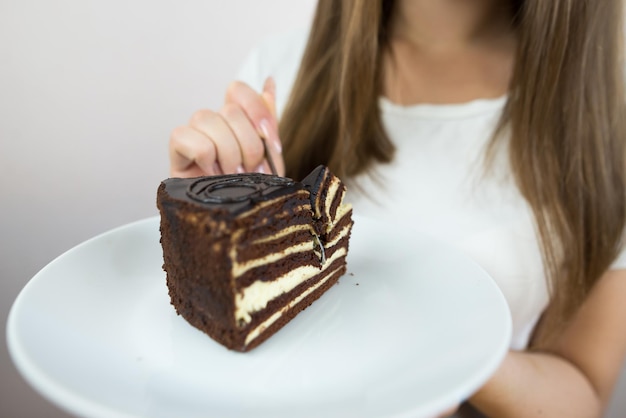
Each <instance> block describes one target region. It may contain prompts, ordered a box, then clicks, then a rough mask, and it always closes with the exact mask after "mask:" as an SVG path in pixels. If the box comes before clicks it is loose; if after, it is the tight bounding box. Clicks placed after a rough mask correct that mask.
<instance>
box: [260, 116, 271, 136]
mask: <svg viewBox="0 0 626 418" xmlns="http://www.w3.org/2000/svg"><path fill="white" fill-rule="evenodd" d="M269 126H270V122H269V121H268V120H267V119H263V120H261V122H259V128H260V129H261V134H262V135H263V138H265V139H266V140H268V141H269V139H270V128H269Z"/></svg>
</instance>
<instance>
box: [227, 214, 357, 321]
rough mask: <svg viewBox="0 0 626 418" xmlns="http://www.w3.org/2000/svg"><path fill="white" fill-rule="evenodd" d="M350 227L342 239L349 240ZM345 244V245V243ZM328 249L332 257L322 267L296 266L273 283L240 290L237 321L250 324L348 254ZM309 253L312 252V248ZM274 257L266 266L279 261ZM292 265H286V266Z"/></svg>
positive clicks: (347, 226) (236, 309)
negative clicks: (256, 315) (258, 313)
mask: <svg viewBox="0 0 626 418" xmlns="http://www.w3.org/2000/svg"><path fill="white" fill-rule="evenodd" d="M350 227H351V225H346V226H345V227H344V229H343V231H342V232H341V233H340V234H339V235H340V237H344V238H346V240H347V239H348V235H349V233H350ZM341 242H342V241H341V240H338V241H337V244H339V243H341ZM343 242H344V243H345V241H343ZM328 249H329V251H332V255H330V256H329V257H328V258H327V259H326V262H325V263H324V264H323V265H322V266H321V267H318V266H317V265H314V264H310V265H306V264H305V265H301V264H296V267H291V268H289V269H288V271H286V272H285V273H283V274H281V275H279V276H278V277H276V278H274V279H273V280H271V281H262V280H257V281H255V282H253V283H252V284H250V285H248V286H246V287H244V288H242V289H240V290H239V292H238V293H237V294H236V295H235V307H236V308H235V319H236V320H237V321H239V320H242V319H243V320H244V321H245V322H246V323H247V322H250V319H251V316H250V315H251V314H252V313H254V312H256V311H259V310H261V309H263V308H265V306H267V304H268V303H269V302H270V301H271V300H272V299H274V298H276V297H278V296H280V295H282V294H283V293H287V292H289V291H291V290H292V289H294V288H295V287H296V286H298V285H299V284H300V283H303V282H305V281H306V280H308V279H310V278H311V277H314V276H315V275H317V274H319V273H320V272H324V271H325V270H327V269H328V267H329V266H330V265H332V263H333V262H334V261H335V260H337V259H338V258H339V257H342V256H345V255H346V253H347V250H346V248H345V246H344V247H340V248H331V247H329V248H328ZM309 251H310V252H312V248H311V249H310V250H309ZM274 257H275V255H274V254H272V255H269V256H267V257H266V259H265V260H264V262H265V265H271V264H272V263H275V262H276V261H277V259H275V258H274ZM291 264H292V263H287V262H286V263H285V265H291Z"/></svg>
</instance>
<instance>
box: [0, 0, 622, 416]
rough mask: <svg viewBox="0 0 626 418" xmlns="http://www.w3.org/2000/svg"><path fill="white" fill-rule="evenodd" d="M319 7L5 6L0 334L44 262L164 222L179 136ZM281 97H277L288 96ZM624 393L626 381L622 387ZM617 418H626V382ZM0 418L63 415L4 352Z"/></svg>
mask: <svg viewBox="0 0 626 418" xmlns="http://www.w3.org/2000/svg"><path fill="white" fill-rule="evenodd" d="M314 5H315V1H314V0H297V1H293V0H291V1H290V0H265V1H255V0H231V1H218V0H185V1H174V0H157V1H149V0H129V1H121V0H112V1H108V2H107V1H96V0H55V1H45V0H21V1H18V0H13V1H11V0H0V170H1V173H2V175H1V176H0V195H1V196H2V197H1V200H0V331H1V332H2V335H3V336H4V335H5V324H6V317H7V314H8V312H9V309H10V307H11V304H12V303H13V300H14V299H15V297H16V296H17V294H18V293H19V291H20V290H21V289H22V287H23V286H24V285H25V284H26V282H27V281H28V280H29V279H30V278H31V277H32V276H33V275H34V274H35V273H36V272H37V271H38V270H40V269H41V268H42V267H44V266H45V265H46V264H47V263H48V262H50V261H51V260H53V259H54V258H55V257H57V256H58V255H60V254H61V253H63V252H64V251H66V250H68V249H70V248H71V247H73V246H75V245H77V244H79V243H80V242H82V241H84V240H86V239H88V238H90V237H92V236H94V235H96V234H99V233H102V232H104V231H106V230H108V229H111V228H113V227H116V226H119V225H122V224H125V223H128V222H131V221H134V220H137V219H141V218H145V217H149V216H153V215H156V208H155V192H156V187H157V185H158V184H159V182H160V181H161V180H162V179H163V178H165V177H167V175H168V160H167V142H168V137H169V133H170V131H171V130H172V129H173V128H174V127H176V126H178V125H180V124H183V123H186V122H187V120H188V119H189V117H190V116H191V114H192V113H193V111H194V110H197V109H200V108H217V107H219V106H220V104H221V103H222V98H223V95H224V91H225V89H226V86H227V84H228V82H229V81H231V80H232V78H233V77H234V74H235V72H236V70H237V68H238V66H239V64H240V63H241V62H242V60H243V58H244V57H245V55H246V53H247V52H248V50H249V49H250V48H251V47H252V46H254V45H255V44H256V43H257V42H258V41H259V39H261V38H263V37H265V36H268V35H271V34H274V33H277V32H282V31H284V30H289V29H293V28H296V27H303V26H306V25H308V23H309V22H310V18H311V14H312V10H313V8H314ZM278 88H280V86H278ZM622 380H623V381H624V380H626V379H622ZM620 393H621V397H620V398H619V399H617V400H616V402H615V403H614V405H613V406H612V410H611V413H610V414H609V416H610V417H611V418H618V417H624V416H626V412H625V411H626V399H624V398H626V382H623V383H622V388H621V389H620ZM0 416H2V417H11V418H12V417H52V418H53V417H66V416H67V414H65V413H64V412H62V411H61V410H59V409H58V408H57V407H55V406H53V405H52V404H50V403H48V401H46V400H44V399H43V398H41V397H40V396H39V395H38V394H36V393H35V392H34V391H33V390H32V389H31V388H30V387H29V386H28V385H27V384H26V383H25V381H24V380H23V379H22V378H21V377H20V375H19V374H18V373H17V371H16V370H15V368H14V366H13V364H12V363H11V361H10V359H9V356H8V353H7V348H6V343H5V342H4V337H3V343H2V344H0Z"/></svg>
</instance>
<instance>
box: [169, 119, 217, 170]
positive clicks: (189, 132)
mask: <svg viewBox="0 0 626 418" xmlns="http://www.w3.org/2000/svg"><path fill="white" fill-rule="evenodd" d="M169 154H170V174H171V176H172V177H195V176H200V175H213V174H216V172H215V163H216V149H215V144H214V143H213V142H212V141H211V140H210V139H209V138H208V137H206V136H205V135H203V134H202V133H201V132H198V131H197V130H195V129H193V128H191V127H189V126H180V127H178V128H176V129H174V130H173V131H172V134H171V136H170V142H169Z"/></svg>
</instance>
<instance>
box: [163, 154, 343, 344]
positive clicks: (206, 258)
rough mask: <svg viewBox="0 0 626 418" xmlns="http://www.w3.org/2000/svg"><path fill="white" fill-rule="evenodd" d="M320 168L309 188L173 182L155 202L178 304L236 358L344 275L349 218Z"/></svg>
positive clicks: (260, 177) (257, 180) (270, 181)
mask: <svg viewBox="0 0 626 418" xmlns="http://www.w3.org/2000/svg"><path fill="white" fill-rule="evenodd" d="M345 190H346V189H345V186H344V185H343V183H342V182H341V181H340V180H339V178H337V177H336V176H334V175H333V174H332V173H331V172H330V171H329V170H328V168H326V167H324V166H319V167H318V168H316V169H315V170H314V171H313V172H312V173H311V174H310V175H308V176H307V177H306V178H305V179H304V180H302V181H300V182H297V181H293V180H291V179H288V178H284V177H278V176H273V175H266V174H233V175H223V176H209V177H198V178H191V179H182V178H171V179H167V180H165V181H163V182H162V183H161V185H160V187H159V189H158V192H157V206H158V208H159V212H160V214H161V245H162V247H163V259H164V265H163V268H164V270H165V272H166V273H167V286H168V289H169V295H170V298H171V303H172V305H174V307H175V309H176V311H177V312H178V314H180V315H182V317H183V318H185V319H186V320H187V321H188V322H189V323H190V324H191V325H193V326H195V327H196V328H198V329H200V330H202V331H204V332H205V333H207V334H208V335H209V336H210V337H212V338H213V339H214V340H215V341H217V342H219V343H220V344H222V345H224V346H226V347H228V348H229V349H233V350H238V351H248V350H250V349H252V348H254V347H256V346H258V345H259V344H260V343H261V342H263V341H265V340H266V339H267V338H269V337H270V336H271V335H273V334H274V333H275V332H276V331H278V330H279V329H280V328H282V327H283V326H284V325H285V324H286V323H287V322H289V321H290V320H291V319H292V318H293V317H295V316H296V315H297V314H298V313H299V312H300V311H302V310H303V309H305V308H306V307H307V306H309V305H310V304H311V303H312V302H313V301H315V300H316V299H317V298H319V297H320V296H321V295H322V294H323V293H324V292H325V291H326V290H328V289H329V288H330V287H331V286H332V285H333V284H335V283H336V282H337V280H338V279H339V277H340V276H341V275H343V274H344V273H345V271H346V256H347V253H348V242H349V238H350V232H351V229H352V224H353V222H352V209H351V207H350V205H347V204H344V203H343V197H344V194H345Z"/></svg>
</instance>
